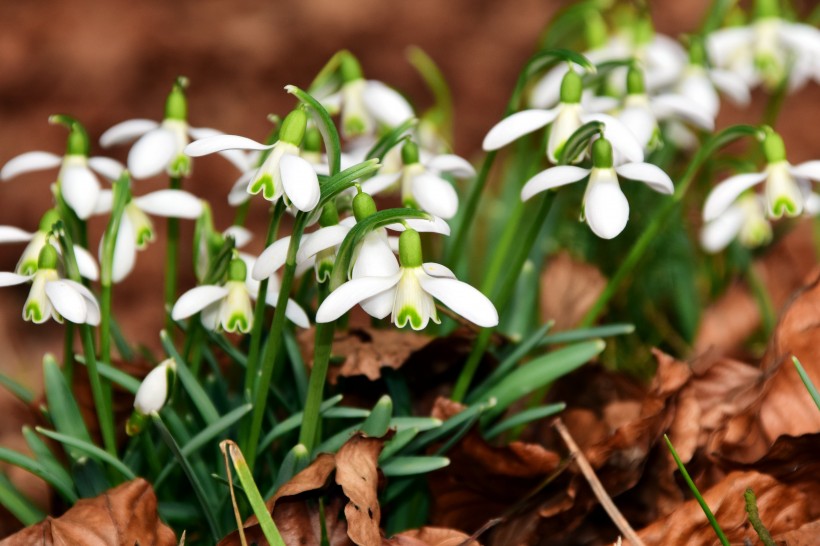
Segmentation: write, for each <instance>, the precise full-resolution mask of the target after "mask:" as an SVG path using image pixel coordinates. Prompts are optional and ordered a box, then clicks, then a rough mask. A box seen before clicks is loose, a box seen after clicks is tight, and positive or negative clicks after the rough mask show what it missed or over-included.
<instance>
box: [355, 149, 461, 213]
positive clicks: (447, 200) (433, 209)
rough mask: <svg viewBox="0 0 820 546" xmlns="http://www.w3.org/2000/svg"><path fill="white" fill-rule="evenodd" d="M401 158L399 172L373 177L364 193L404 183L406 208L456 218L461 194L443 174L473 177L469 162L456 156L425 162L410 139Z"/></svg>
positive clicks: (441, 156) (375, 192)
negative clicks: (459, 194)
mask: <svg viewBox="0 0 820 546" xmlns="http://www.w3.org/2000/svg"><path fill="white" fill-rule="evenodd" d="M401 158H402V168H401V170H400V171H398V172H393V173H386V174H379V175H377V176H374V177H373V178H371V179H369V180H367V181H365V182H364V183H363V184H362V191H363V192H365V193H368V194H370V195H376V194H378V193H381V192H383V191H385V190H387V189H389V188H391V187H393V186H395V185H396V184H397V183H398V182H399V181H401V196H402V202H403V203H404V205H405V206H408V207H418V208H420V209H421V210H423V211H425V212H429V213H430V214H432V215H434V216H437V217H439V218H443V219H444V220H449V219H450V218H452V217H453V216H455V215H456V212H458V194H457V193H456V190H455V188H453V185H452V184H451V183H450V182H449V181H448V180H445V179H444V178H442V177H441V174H442V173H447V174H450V175H452V176H454V177H456V178H469V177H473V176H475V169H473V166H472V165H470V162H469V161H467V160H466V159H463V158H461V157H459V156H457V155H453V154H444V155H438V156H435V157H432V158H430V159H428V160H426V161H424V162H422V161H421V159H420V154H419V149H418V146H417V145H416V144H415V143H414V142H412V141H410V140H408V141H406V142H405V143H404V145H403V146H402V149H401Z"/></svg>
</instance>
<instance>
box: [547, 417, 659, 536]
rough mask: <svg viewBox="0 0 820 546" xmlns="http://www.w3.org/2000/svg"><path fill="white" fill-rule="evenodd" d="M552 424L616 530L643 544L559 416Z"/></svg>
mask: <svg viewBox="0 0 820 546" xmlns="http://www.w3.org/2000/svg"><path fill="white" fill-rule="evenodd" d="M553 426H554V427H555V430H557V431H558V434H560V435H561V439H563V440H564V443H565V444H567V448H568V449H569V452H570V454H571V455H572V456H573V457H574V458H575V462H576V464H578V468H579V469H580V470H581V474H583V475H584V478H586V480H587V482H588V483H589V486H590V488H592V492H593V493H594V494H595V496H596V497H597V498H598V502H600V503H601V506H602V507H603V508H604V510H606V513H607V514H609V517H610V519H611V520H612V523H614V524H615V526H616V527H618V530H620V531H621V534H622V535H623V536H625V537H626V538H627V539H628V540H629V542H631V543H632V546H645V545H644V543H643V541H642V540H641V539H640V537H638V534H637V533H636V532H635V530H634V529H633V528H632V526H631V525H629V522H628V521H626V518H625V517H624V516H623V514H621V512H620V510H618V507H617V506H615V503H614V502H612V497H610V496H609V494H607V492H606V489H604V486H603V484H601V480H599V479H598V476H596V475H595V470H593V469H592V465H590V464H589V461H588V460H587V458H586V457H585V456H584V453H583V452H582V451H581V449H580V448H579V447H578V444H576V443H575V440H574V439H573V438H572V435H571V434H570V433H569V430H567V427H566V426H564V423H563V421H561V419H560V418H559V419H556V420H555V423H553Z"/></svg>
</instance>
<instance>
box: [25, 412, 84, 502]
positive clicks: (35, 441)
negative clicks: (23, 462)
mask: <svg viewBox="0 0 820 546" xmlns="http://www.w3.org/2000/svg"><path fill="white" fill-rule="evenodd" d="M23 438H25V439H26V443H27V444H28V447H29V449H31V452H32V453H33V454H34V457H35V458H36V459H37V462H38V463H40V464H41V465H42V467H43V468H44V469H45V470H46V472H48V473H49V474H51V475H52V476H53V477H54V479H55V482H58V483H55V482H49V483H51V485H52V486H54V488H55V489H57V490H58V491H59V492H60V493H61V494H62V495H63V496H64V497H65V498H66V500H68V501H69V502H74V501H76V500H77V494H76V492H75V490H74V483H73V481H72V479H71V475H70V474H69V473H68V470H66V468H65V467H64V466H63V465H62V463H60V461H58V460H57V457H55V456H54V453H52V452H51V449H49V447H48V446H47V445H46V443H45V442H44V441H43V440H42V439H41V438H40V437H39V436H38V435H37V433H36V432H34V430H33V429H32V428H31V427H29V426H24V427H23Z"/></svg>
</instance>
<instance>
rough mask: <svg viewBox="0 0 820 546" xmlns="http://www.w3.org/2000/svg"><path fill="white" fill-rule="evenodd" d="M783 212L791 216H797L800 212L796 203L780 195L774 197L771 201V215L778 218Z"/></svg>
mask: <svg viewBox="0 0 820 546" xmlns="http://www.w3.org/2000/svg"><path fill="white" fill-rule="evenodd" d="M784 214H785V215H786V216H790V217H792V216H797V215H798V214H800V212H799V207H798V206H797V203H795V202H794V201H792V200H791V199H789V198H788V197H786V196H784V195H782V196H780V197H778V198H777V199H775V201H774V203H772V215H773V216H774V217H775V218H780V217H781V216H783V215H784Z"/></svg>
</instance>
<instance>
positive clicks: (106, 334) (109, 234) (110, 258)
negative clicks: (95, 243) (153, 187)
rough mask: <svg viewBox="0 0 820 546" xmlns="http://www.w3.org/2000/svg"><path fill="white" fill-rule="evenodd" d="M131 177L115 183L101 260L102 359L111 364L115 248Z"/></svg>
mask: <svg viewBox="0 0 820 546" xmlns="http://www.w3.org/2000/svg"><path fill="white" fill-rule="evenodd" d="M130 184H131V179H130V177H129V175H128V173H127V172H126V173H123V174H122V176H120V178H119V179H118V180H117V181H116V182H115V183H114V187H113V191H114V199H113V203H112V205H111V219H110V220H109V221H108V226H107V227H106V228H105V235H104V236H103V247H102V258H101V260H100V269H101V271H100V287H101V292H100V314H101V316H100V359H102V361H103V362H105V363H106V364H111V321H112V319H113V317H112V315H111V299H112V285H113V271H114V250H115V248H116V246H117V234H118V233H119V230H120V223H121V222H122V215H123V213H124V211H125V205H126V203H127V201H128V198H129V193H130V191H129V185H130Z"/></svg>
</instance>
